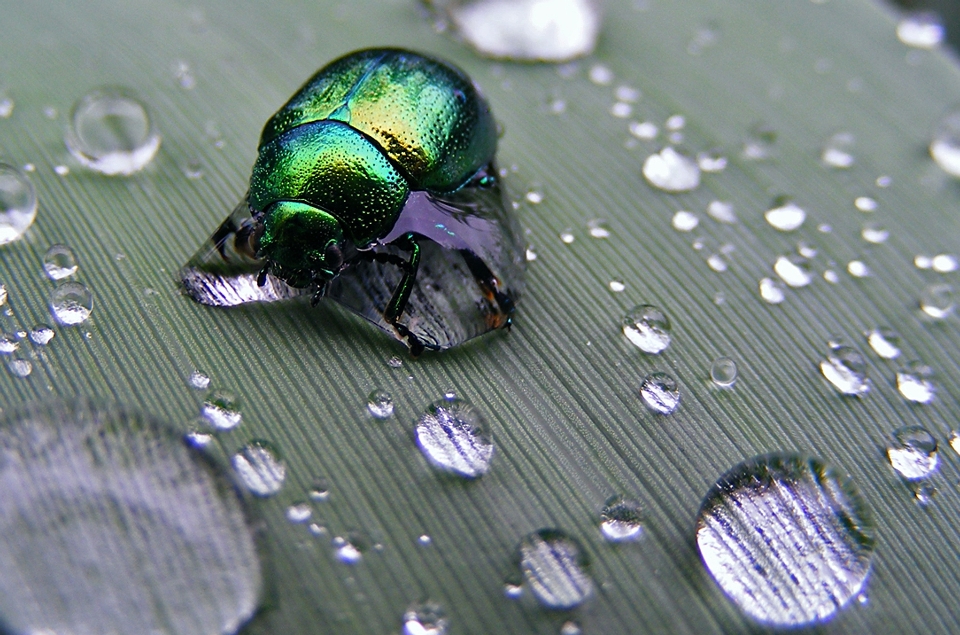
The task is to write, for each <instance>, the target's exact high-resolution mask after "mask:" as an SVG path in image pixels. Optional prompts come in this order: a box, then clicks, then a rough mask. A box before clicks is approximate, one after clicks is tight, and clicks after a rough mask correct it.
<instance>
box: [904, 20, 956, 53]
mask: <svg viewBox="0 0 960 635" xmlns="http://www.w3.org/2000/svg"><path fill="white" fill-rule="evenodd" d="M944 34H945V29H944V28H943V21H942V20H941V19H940V16H939V15H937V14H936V13H934V12H933V11H912V12H910V13H907V14H906V15H904V16H903V18H901V19H900V22H898V23H897V38H899V39H900V41H901V42H903V43H904V44H906V45H907V46H912V47H914V48H920V49H932V48H935V47H936V46H938V45H939V44H940V43H941V42H942V41H943V36H944Z"/></svg>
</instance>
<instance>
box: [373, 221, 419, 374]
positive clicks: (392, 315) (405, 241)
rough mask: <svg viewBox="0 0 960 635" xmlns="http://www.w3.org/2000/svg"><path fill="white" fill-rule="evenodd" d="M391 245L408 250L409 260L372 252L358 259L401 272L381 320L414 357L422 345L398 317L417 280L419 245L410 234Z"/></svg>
mask: <svg viewBox="0 0 960 635" xmlns="http://www.w3.org/2000/svg"><path fill="white" fill-rule="evenodd" d="M392 244H394V245H396V246H397V247H399V248H400V249H406V250H409V251H410V259H409V260H404V259H403V258H401V257H400V256H398V255H396V254H385V253H378V252H374V251H364V252H361V253H360V254H359V257H360V258H363V259H364V260H371V261H375V262H382V263H384V264H390V265H395V266H396V267H398V268H399V269H400V270H401V271H402V272H403V277H401V278H400V283H399V284H398V285H397V288H396V289H394V291H393V296H392V297H391V298H390V302H388V303H387V307H386V308H385V309H384V310H383V320H384V321H385V322H386V323H388V324H389V325H390V326H392V327H393V328H394V329H396V331H397V333H398V334H399V335H400V337H401V338H404V339H406V340H407V345H408V346H409V347H410V354H411V355H413V356H414V357H416V356H418V355H419V354H420V353H422V352H423V349H424V346H423V343H422V342H421V341H420V340H419V339H418V338H417V336H416V335H414V334H413V333H411V332H410V329H408V328H407V327H406V326H404V325H403V324H400V316H402V315H403V312H404V310H405V309H406V308H407V301H408V300H409V299H410V292H411V291H413V285H414V283H415V282H416V280H417V271H418V270H419V269H420V245H419V244H418V243H417V241H416V239H415V238H414V236H413V234H412V233H410V234H407V235H405V236H403V237H402V238H400V239H398V240H396V241H394V242H393V243H392Z"/></svg>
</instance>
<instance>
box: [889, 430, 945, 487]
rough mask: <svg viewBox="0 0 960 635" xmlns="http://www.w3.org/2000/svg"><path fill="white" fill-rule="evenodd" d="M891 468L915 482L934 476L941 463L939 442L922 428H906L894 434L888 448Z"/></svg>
mask: <svg viewBox="0 0 960 635" xmlns="http://www.w3.org/2000/svg"><path fill="white" fill-rule="evenodd" d="M887 459H888V460H889V461H890V466H891V467H893V469H894V470H896V472H897V474H899V475H900V476H901V477H902V478H904V479H907V480H908V481H915V480H918V479H922V478H927V477H928V476H930V475H931V474H933V473H934V472H935V471H936V469H937V465H938V463H939V460H940V459H939V456H938V454H937V440H936V439H934V438H933V435H932V434H930V433H929V432H927V431H926V429H924V428H922V427H921V426H905V427H903V428H899V429H898V430H896V431H895V432H894V433H893V442H892V443H891V444H890V445H889V446H888V447H887Z"/></svg>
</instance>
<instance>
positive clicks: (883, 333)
mask: <svg viewBox="0 0 960 635" xmlns="http://www.w3.org/2000/svg"><path fill="white" fill-rule="evenodd" d="M864 335H866V337H867V343H868V344H869V345H870V348H872V349H873V352H874V353H876V354H877V355H878V356H879V357H882V358H883V359H896V358H897V357H899V356H900V336H899V335H897V332H896V331H894V330H893V329H891V328H887V327H885V326H880V327H877V328H875V329H871V330H869V331H867V332H866V333H865V334H864Z"/></svg>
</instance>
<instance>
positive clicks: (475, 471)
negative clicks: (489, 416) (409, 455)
mask: <svg viewBox="0 0 960 635" xmlns="http://www.w3.org/2000/svg"><path fill="white" fill-rule="evenodd" d="M414 436H415V438H416V441H417V445H418V446H419V447H420V451H421V452H422V453H423V456H425V457H426V459H427V461H429V462H430V464H431V465H433V467H435V468H436V469H438V470H441V471H444V472H449V473H451V474H456V475H457V476H462V477H464V478H477V477H480V476H482V475H483V474H486V472H487V470H488V469H489V468H490V459H491V458H492V457H493V448H494V446H493V441H492V440H491V439H490V437H489V435H488V434H487V432H486V425H485V423H484V421H483V417H482V416H481V415H480V412H479V411H478V410H477V409H476V408H474V407H473V406H472V405H470V404H469V403H468V402H466V401H463V400H462V399H456V398H454V399H444V400H443V401H438V402H434V403H432V404H430V406H429V407H428V408H427V411H426V412H425V413H423V414H422V415H421V416H420V418H419V419H418V420H417V424H416V427H415V429H414Z"/></svg>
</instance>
